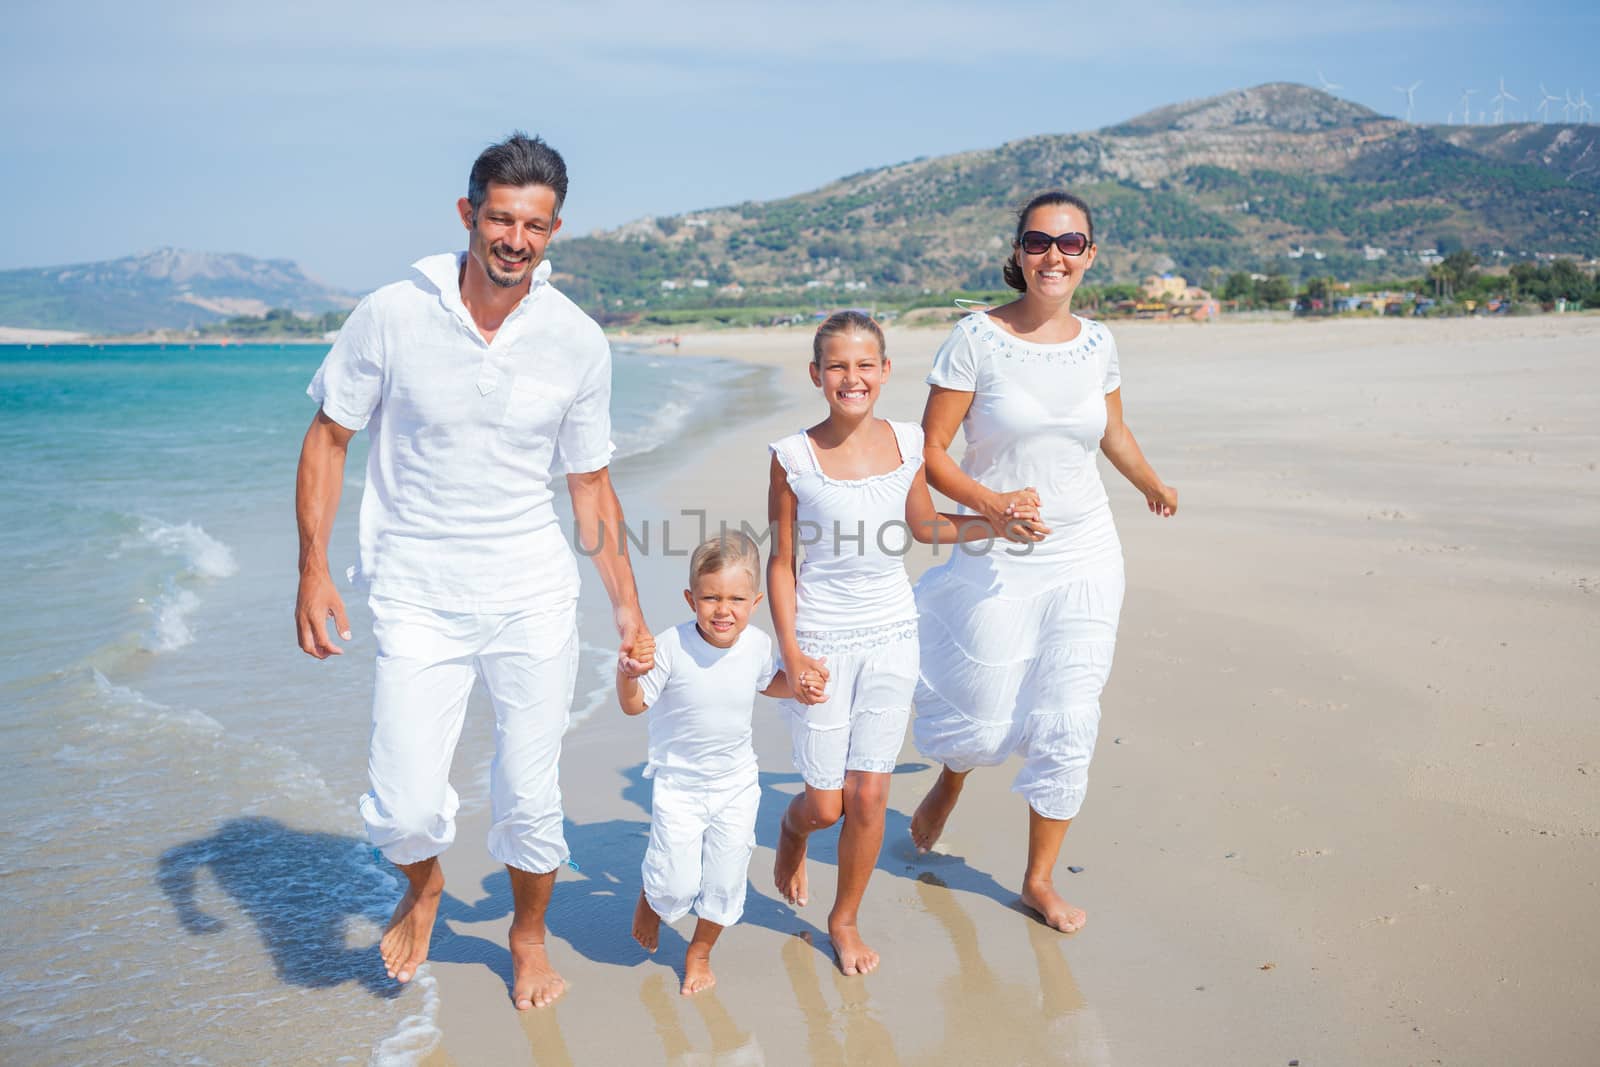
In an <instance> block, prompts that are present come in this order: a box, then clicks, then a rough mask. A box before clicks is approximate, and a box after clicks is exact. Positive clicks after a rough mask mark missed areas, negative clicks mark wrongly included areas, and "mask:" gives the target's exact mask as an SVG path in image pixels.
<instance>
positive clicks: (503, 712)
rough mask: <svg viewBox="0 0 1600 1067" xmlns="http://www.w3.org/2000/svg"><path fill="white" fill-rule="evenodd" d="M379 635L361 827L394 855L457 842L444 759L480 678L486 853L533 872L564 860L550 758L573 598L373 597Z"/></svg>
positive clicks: (570, 644)
mask: <svg viewBox="0 0 1600 1067" xmlns="http://www.w3.org/2000/svg"><path fill="white" fill-rule="evenodd" d="M371 605H372V622H373V634H374V636H375V637H376V638H377V643H378V670H377V680H376V684H375V687H374V692H373V700H372V744H371V748H370V752H369V756H368V763H367V773H368V777H369V778H370V780H371V785H372V788H371V792H369V793H367V794H366V795H365V796H363V797H362V798H361V817H362V819H363V820H364V821H365V822H366V824H367V835H368V837H369V838H370V839H371V841H372V843H373V844H374V845H376V846H377V847H378V848H379V849H381V850H382V851H383V854H384V855H385V856H386V857H388V859H389V861H390V862H392V863H397V864H406V863H417V862H420V861H422V860H425V859H429V858H431V857H433V856H437V855H438V854H439V853H441V852H443V851H444V850H445V849H446V848H447V847H449V845H450V843H451V842H452V841H454V840H455V836H456V826H455V814H456V808H457V807H458V806H459V803H460V798H459V797H457V795H456V791H455V790H454V789H453V788H451V786H450V780H449V779H450V760H451V757H452V756H454V754H455V750H456V741H457V740H458V739H459V738H460V736H461V725H462V723H463V722H464V721H465V718H466V711H467V698H468V697H469V696H470V695H471V693H472V687H473V684H474V683H475V682H476V681H477V680H478V679H479V678H482V679H483V681H484V684H485V685H486V686H487V687H488V690H489V699H490V701H491V702H492V703H493V705H494V717H495V753H494V762H493V764H492V765H491V767H490V772H489V789H490V811H491V816H492V819H493V821H492V823H491V824H490V827H489V852H490V854H491V855H493V856H494V858H495V859H497V860H499V861H500V862H501V863H504V864H507V865H509V866H512V867H516V868H517V869H519V870H524V871H531V872H533V873H535V874H543V873H545V872H547V871H553V870H555V869H556V868H557V867H559V866H561V864H562V863H564V862H566V859H567V842H566V837H565V835H564V834H563V833H562V815H561V789H560V787H559V786H558V785H557V784H556V764H557V762H558V760H559V759H560V756H561V735H562V734H563V733H564V732H565V731H566V728H567V720H568V717H569V715H570V713H571V709H572V690H573V684H574V682H575V681H576V678H577V668H578V638H577V602H576V601H574V600H562V601H559V602H558V603H557V604H556V605H555V606H553V607H552V606H550V605H541V606H539V607H537V608H532V609H529V610H527V611H518V612H510V613H506V614H494V615H477V614H463V613H458V612H448V611H436V610H434V609H432V608H425V607H419V606H417V605H415V604H407V603H404V602H402V601H398V600H392V599H390V598H388V597H373V598H371Z"/></svg>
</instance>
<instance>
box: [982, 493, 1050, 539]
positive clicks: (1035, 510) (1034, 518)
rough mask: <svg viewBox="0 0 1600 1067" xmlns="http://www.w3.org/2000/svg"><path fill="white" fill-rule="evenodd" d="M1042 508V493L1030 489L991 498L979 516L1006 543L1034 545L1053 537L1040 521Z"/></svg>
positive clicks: (992, 495) (993, 495)
mask: <svg viewBox="0 0 1600 1067" xmlns="http://www.w3.org/2000/svg"><path fill="white" fill-rule="evenodd" d="M1039 504H1040V501H1039V491H1038V490H1037V489H1035V488H1033V487H1032V486H1031V485H1030V486H1028V487H1027V488H1026V489H1018V490H1016V491H1015V492H1010V493H991V494H989V495H988V496H987V497H985V498H984V501H983V505H982V507H980V508H979V511H978V514H980V515H982V516H983V517H984V518H985V519H987V520H988V521H989V525H990V526H992V527H994V529H995V532H996V533H998V534H999V535H1000V536H1001V537H1004V538H1005V539H1006V540H1007V541H1016V542H1019V543H1021V544H1032V543H1033V542H1036V541H1043V540H1044V539H1045V536H1046V535H1047V534H1049V533H1050V527H1048V526H1046V525H1045V524H1044V520H1043V519H1042V518H1041V517H1040V511H1039Z"/></svg>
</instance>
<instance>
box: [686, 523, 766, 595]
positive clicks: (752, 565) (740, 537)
mask: <svg viewBox="0 0 1600 1067" xmlns="http://www.w3.org/2000/svg"><path fill="white" fill-rule="evenodd" d="M729 567H742V568H744V570H745V571H746V572H747V573H748V574H749V575H750V580H751V581H753V582H754V583H755V585H756V588H757V589H760V588H761V549H760V548H758V547H757V546H756V543H755V541H754V540H752V539H751V537H750V536H749V535H748V534H746V533H743V532H741V531H738V530H724V531H723V532H722V533H720V534H717V535H716V536H715V537H708V538H706V539H705V540H704V541H702V542H700V547H699V548H696V549H695V550H694V555H692V556H690V557H689V584H690V585H693V584H694V583H695V582H696V581H698V580H699V579H701V578H704V577H705V576H706V575H708V574H718V573H720V572H722V571H725V570H727V569H728V568H729Z"/></svg>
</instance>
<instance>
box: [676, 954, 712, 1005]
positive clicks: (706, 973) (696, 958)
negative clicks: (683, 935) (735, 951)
mask: <svg viewBox="0 0 1600 1067" xmlns="http://www.w3.org/2000/svg"><path fill="white" fill-rule="evenodd" d="M716 984H717V976H716V975H714V974H712V973H711V949H710V948H709V947H708V946H706V945H697V944H695V943H693V942H690V944H689V951H688V952H686V953H684V955H683V988H682V989H680V990H678V992H680V993H682V994H683V995H684V996H686V997H692V996H694V995H695V994H696V993H699V992H701V991H702V990H706V989H710V988H711V987H712V986H714V985H716Z"/></svg>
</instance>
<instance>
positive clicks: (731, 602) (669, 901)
mask: <svg viewBox="0 0 1600 1067" xmlns="http://www.w3.org/2000/svg"><path fill="white" fill-rule="evenodd" d="M760 568H761V553H760V551H759V550H758V549H757V548H756V544H755V542H754V541H752V540H751V539H750V538H749V537H747V536H745V535H744V534H742V533H728V534H723V535H722V536H719V537H713V538H711V539H710V540H708V541H706V542H705V543H704V544H702V545H700V547H699V548H697V549H695V551H694V555H693V556H692V557H691V558H690V560H689V588H688V589H685V590H684V591H683V595H684V599H685V600H687V601H688V602H689V606H690V607H691V608H692V609H694V619H693V620H691V621H689V622H685V623H682V624H680V625H678V626H676V627H674V628H672V629H671V630H668V631H666V632H665V633H662V634H660V635H659V636H658V638H657V639H656V641H655V643H654V649H653V651H654V666H652V667H651V668H650V670H649V671H648V672H645V673H642V674H636V673H634V672H633V671H631V670H630V667H629V664H628V662H627V660H626V658H619V661H618V667H617V698H618V700H620V701H621V703H622V710H623V711H624V712H626V713H627V714H629V715H638V714H640V713H642V712H643V711H644V710H645V709H646V708H650V709H652V710H651V714H650V760H649V763H648V764H647V765H646V767H645V772H644V773H645V777H647V778H654V779H655V786H654V790H653V793H652V796H651V803H650V845H649V847H648V848H647V849H646V850H645V855H644V868H643V870H644V889H643V890H641V891H640V893H639V902H638V904H637V905H636V906H635V907H634V910H633V936H634V940H636V941H638V942H639V944H640V945H643V946H644V948H645V949H646V950H647V951H650V952H654V951H655V950H656V945H657V943H658V941H659V935H660V930H661V923H662V921H663V920H664V921H666V922H669V923H671V922H676V921H677V920H678V919H680V918H682V917H683V916H684V915H686V914H687V913H688V912H690V911H691V910H692V911H693V912H694V913H695V915H697V916H698V917H699V922H698V923H697V924H696V925H695V930H694V939H693V940H692V941H690V943H689V951H688V952H687V953H686V954H685V955H684V961H683V988H682V990H681V992H682V993H683V995H685V996H690V995H692V994H695V993H698V992H700V991H701V990H703V989H710V988H711V987H712V986H713V985H715V984H716V981H717V980H716V976H715V975H713V974H712V973H711V947H712V946H713V945H715V944H716V942H717V936H718V935H719V934H721V933H722V930H723V927H726V926H731V925H733V924H734V923H736V922H738V921H739V916H740V915H742V914H743V913H744V895H745V885H746V873H747V871H748V870H749V867H750V856H751V853H753V852H754V851H755V847H756V835H755V828H756V807H757V804H758V802H759V800H760V796H761V787H760V784H759V782H758V780H757V776H756V753H755V747H754V745H753V744H752V743H751V729H750V720H751V717H752V715H753V714H754V709H755V694H756V693H757V692H760V693H764V694H766V695H767V696H775V697H786V696H791V695H792V690H791V688H790V685H789V681H788V679H787V678H785V676H784V673H783V670H782V669H781V667H780V665H779V664H778V663H777V662H776V661H775V660H774V659H773V653H772V639H771V638H769V637H768V636H767V635H766V634H765V633H762V632H761V631H760V630H750V629H746V627H748V626H749V624H750V612H751V611H752V609H754V608H755V606H756V605H757V604H759V603H760V602H761V592H760V581H759V578H758V577H757V576H758V575H759V574H760ZM649 651H650V649H648V648H640V647H638V646H637V645H636V646H635V648H634V649H633V650H632V653H631V655H632V658H633V660H635V661H639V660H644V661H646V662H649V658H650V657H649V655H648V652H649ZM822 685H823V683H822V682H818V683H814V686H813V687H814V689H815V691H816V692H817V693H818V695H819V696H820V695H821V689H822Z"/></svg>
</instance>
